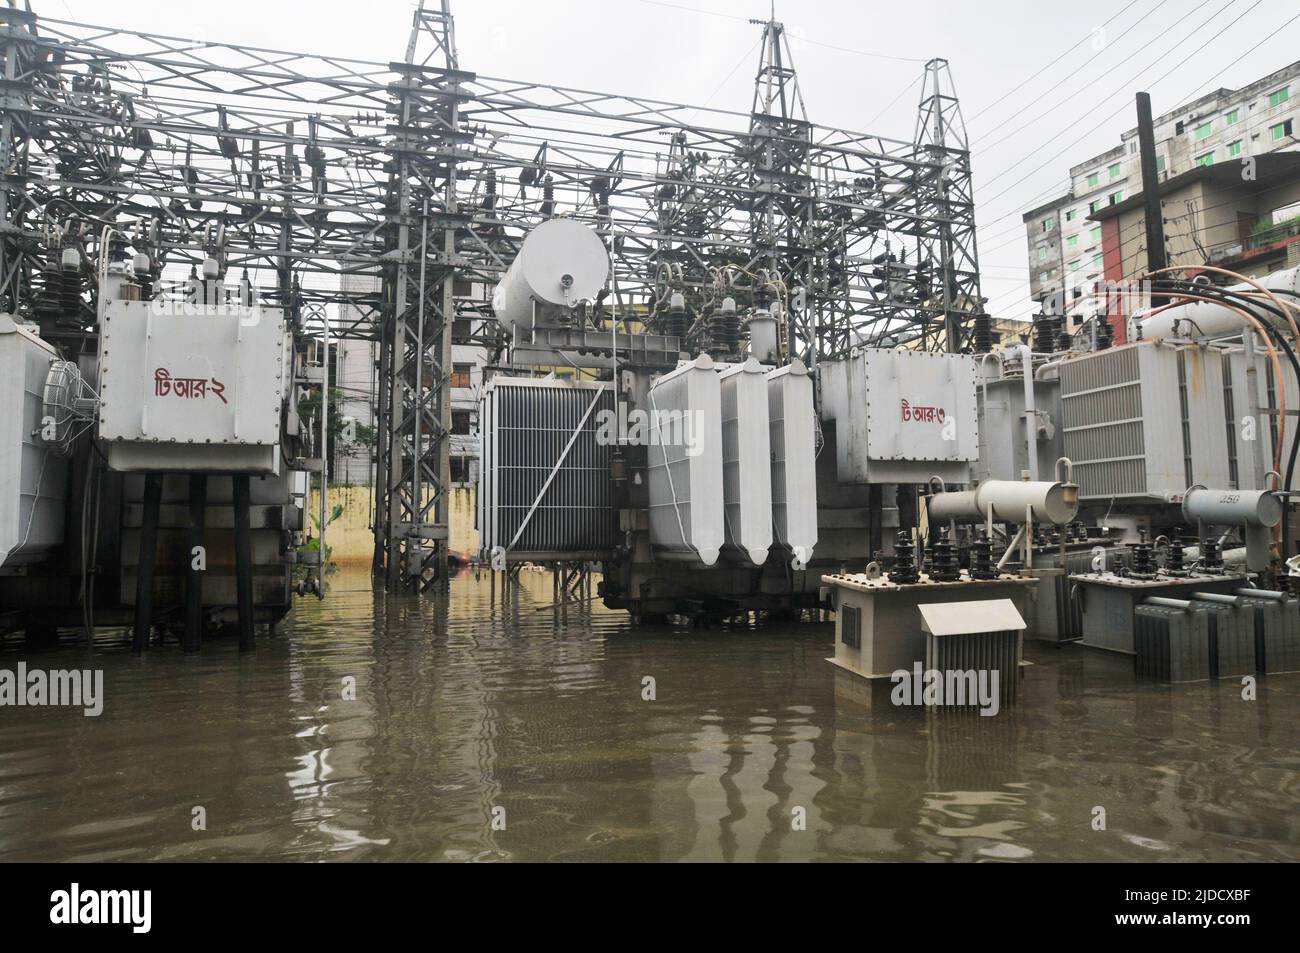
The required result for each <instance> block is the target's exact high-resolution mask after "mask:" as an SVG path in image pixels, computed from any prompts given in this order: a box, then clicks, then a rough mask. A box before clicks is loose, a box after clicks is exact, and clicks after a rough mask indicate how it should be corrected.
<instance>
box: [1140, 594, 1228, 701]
mask: <svg viewBox="0 0 1300 953" xmlns="http://www.w3.org/2000/svg"><path fill="white" fill-rule="evenodd" d="M1210 617H1211V613H1210V612H1207V611H1205V610H1204V609H1198V608H1193V609H1186V610H1185V609H1175V608H1170V607H1166V606H1147V605H1141V606H1137V607H1136V608H1135V609H1134V610H1133V648H1134V651H1135V655H1134V670H1135V671H1136V672H1137V674H1138V675H1140V676H1147V677H1150V678H1154V679H1157V680H1159V681H1162V682H1197V681H1203V680H1205V679H1208V678H1209V677H1210Z"/></svg>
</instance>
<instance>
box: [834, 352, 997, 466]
mask: <svg viewBox="0 0 1300 953" xmlns="http://www.w3.org/2000/svg"><path fill="white" fill-rule="evenodd" d="M817 371H818V375H819V377H820V379H821V387H822V411H823V415H824V417H825V419H827V420H833V421H834V422H835V447H836V461H835V462H836V475H837V478H838V479H839V482H841V483H925V482H927V481H928V480H929V479H930V478H931V477H939V478H940V479H942V480H944V481H945V482H947V483H969V482H970V478H971V464H972V463H974V462H975V461H977V460H978V459H979V425H978V422H977V411H976V399H975V357H974V355H970V354H946V353H938V352H934V351H905V350H888V349H884V348H860V349H858V350H856V351H853V352H851V353H850V354H849V355H848V357H845V358H843V359H841V360H837V361H826V362H824V363H822V364H819V365H818V368H817Z"/></svg>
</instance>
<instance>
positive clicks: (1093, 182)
mask: <svg viewBox="0 0 1300 953" xmlns="http://www.w3.org/2000/svg"><path fill="white" fill-rule="evenodd" d="M1100 182H1101V173H1100V172H1094V173H1093V174H1092V175H1090V176H1088V188H1090V189H1095V188H1096V187H1097V186H1098V184H1100Z"/></svg>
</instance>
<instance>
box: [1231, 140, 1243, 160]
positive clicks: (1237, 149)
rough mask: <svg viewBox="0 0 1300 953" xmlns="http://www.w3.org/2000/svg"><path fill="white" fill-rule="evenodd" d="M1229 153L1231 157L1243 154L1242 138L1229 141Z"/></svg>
mask: <svg viewBox="0 0 1300 953" xmlns="http://www.w3.org/2000/svg"><path fill="white" fill-rule="evenodd" d="M1228 155H1229V156H1230V157H1235V156H1239V155H1241V140H1240V139H1238V140H1237V141H1236V142H1230V143H1228Z"/></svg>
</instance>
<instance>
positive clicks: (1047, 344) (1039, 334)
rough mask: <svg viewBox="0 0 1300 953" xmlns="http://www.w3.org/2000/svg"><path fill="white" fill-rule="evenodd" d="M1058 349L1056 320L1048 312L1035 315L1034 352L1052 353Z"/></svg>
mask: <svg viewBox="0 0 1300 953" xmlns="http://www.w3.org/2000/svg"><path fill="white" fill-rule="evenodd" d="M1054 350H1056V321H1055V320H1054V319H1053V318H1052V317H1051V316H1050V315H1046V314H1036V315H1034V352H1035V353H1037V354H1051V353H1052V352H1053V351H1054Z"/></svg>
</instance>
